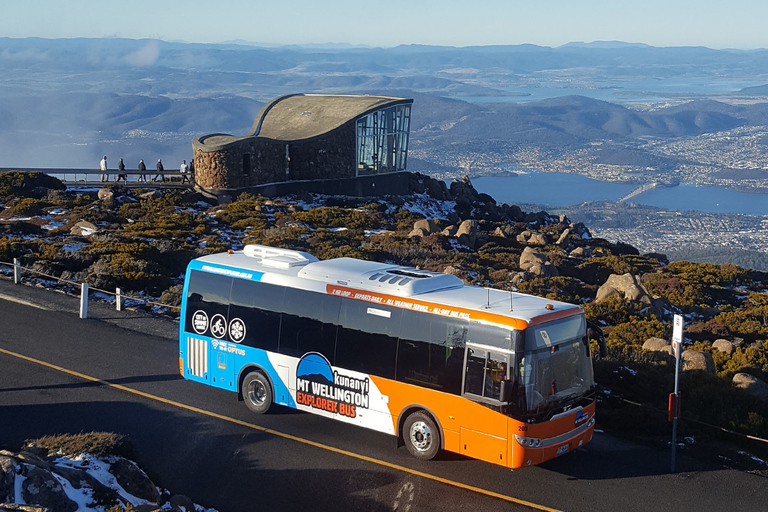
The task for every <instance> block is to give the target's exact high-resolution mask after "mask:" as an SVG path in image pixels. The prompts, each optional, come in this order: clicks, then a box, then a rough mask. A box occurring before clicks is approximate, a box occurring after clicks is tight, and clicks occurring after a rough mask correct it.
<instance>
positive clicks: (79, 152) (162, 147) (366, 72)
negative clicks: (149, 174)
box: [0, 38, 768, 167]
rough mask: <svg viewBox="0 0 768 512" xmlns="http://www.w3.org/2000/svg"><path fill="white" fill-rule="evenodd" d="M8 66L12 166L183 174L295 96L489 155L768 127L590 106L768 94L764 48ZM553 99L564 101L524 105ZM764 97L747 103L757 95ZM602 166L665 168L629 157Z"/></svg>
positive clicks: (111, 52)
mask: <svg viewBox="0 0 768 512" xmlns="http://www.w3.org/2000/svg"><path fill="white" fill-rule="evenodd" d="M0 69H3V74H2V76H0V116H2V119H3V123H1V124H0V155H2V158H0V160H1V161H0V167H8V166H20V167H36V166H38V167H39V166H45V167H48V166H62V167H84V166H88V165H94V166H95V165H96V163H97V162H98V160H99V159H100V158H101V156H102V155H103V154H108V155H110V157H112V158H114V159H115V160H116V159H117V158H118V157H123V158H125V159H126V162H127V163H128V165H129V167H130V166H133V165H135V163H134V162H138V159H139V158H144V159H145V161H152V159H154V158H163V159H164V160H165V161H167V162H170V163H171V165H174V164H175V162H176V161H180V160H181V159H182V158H189V155H190V153H191V140H192V139H193V138H194V137H195V136H197V135H200V134H204V133H213V132H223V133H232V134H245V133H247V132H248V130H249V129H250V126H251V124H252V123H253V120H254V118H255V116H256V113H257V112H258V110H259V109H260V108H261V106H262V105H263V103H264V102H266V101H268V100H269V99H271V98H273V97H275V96H278V95H282V94H287V93H293V92H326V93H356V94H366V93H367V94H390V95H401V96H407V97H413V98H414V99H415V105H414V111H413V119H412V133H413V139H412V140H413V144H412V147H414V148H417V147H422V148H425V147H426V148H431V149H430V151H440V150H441V148H442V147H444V146H445V145H455V144H461V145H465V146H467V145H469V146H471V145H473V144H476V142H477V141H480V143H481V145H480V146H478V148H477V149H478V151H482V144H487V143H495V142H498V141H503V143H504V144H508V145H513V146H537V147H539V146H542V147H568V146H578V145H581V144H585V143H589V142H591V141H596V140H605V139H610V140H617V139H618V140H621V139H626V138H638V137H662V138H669V137H688V136H694V135H698V134H701V133H708V132H714V131H721V130H727V129H731V128H734V127H739V126H753V125H758V124H763V123H764V119H766V113H768V110H766V107H765V105H759V104H758V105H728V104H724V103H721V102H718V101H713V100H712V99H707V98H701V97H700V96H696V95H695V94H693V93H691V94H690V95H689V96H690V97H693V98H698V99H697V100H696V101H691V102H688V103H685V104H682V105H679V104H677V105H670V106H668V107H667V108H657V109H654V110H637V109H634V108H628V107H627V106H626V105H624V104H618V103H615V102H608V101H600V100H597V99H590V98H587V97H583V96H579V94H578V93H583V94H586V95H590V94H591V93H594V92H595V91H600V90H601V89H602V88H608V89H610V90H623V89H626V90H628V91H629V90H630V89H632V90H633V91H640V89H638V88H637V87H634V86H633V87H634V88H633V87H630V85H631V84H636V83H637V82H638V81H644V80H645V81H647V80H651V82H653V83H651V84H650V85H649V86H648V87H651V86H653V85H654V84H655V83H657V82H658V83H667V81H670V80H672V81H682V82H681V83H688V82H690V83H691V84H692V85H691V87H690V89H691V91H693V92H695V90H697V84H701V83H712V82H713V81H722V80H724V79H726V78H727V79H732V80H734V81H735V82H738V83H766V82H768V79H766V77H765V73H766V69H768V51H766V50H755V51H736V50H712V49H708V48H702V47H677V48H656V47H651V46H646V45H641V44H630V43H621V42H597V43H589V44H584V43H572V44H568V45H565V46H561V47H558V48H548V47H541V46H535V45H517V46H488V47H465V48H453V47H439V46H422V45H407V46H398V47H395V48H361V47H347V46H344V45H321V46H316V47H298V46H289V47H258V46H253V45H248V44H218V45H211V44H185V43H172V42H164V41H156V40H130V39H58V40H52V39H40V38H28V39H10V38H0ZM675 83H677V82H675ZM645 86H646V84H645V83H643V86H642V87H645ZM638 87H639V86H638ZM542 88H545V89H553V90H555V92H554V93H553V95H556V96H560V95H562V97H556V98H550V99H545V100H544V101H538V102H530V103H515V102H512V101H510V98H512V99H514V97H515V96H520V97H521V98H523V99H525V95H526V94H536V93H537V91H540V90H541V89H542ZM766 88H768V86H761V87H742V88H740V89H735V90H734V91H733V93H734V94H740V95H750V94H751V95H755V96H759V95H763V94H766V91H765V89H766ZM528 91H530V92H528ZM557 91H560V92H557ZM571 92H573V93H576V94H573V95H568V94H570V93H571ZM651 92H652V93H653V91H651ZM653 94H658V93H653ZM679 94H680V95H681V96H682V97H685V95H686V94H687V93H686V91H684V90H681V91H680V93H679ZM521 95H522V96H521ZM630 97H631V96H630ZM497 99H498V100H497ZM677 99H678V101H676V102H675V103H680V101H679V100H680V98H677ZM599 158H603V159H605V161H606V162H609V163H610V162H627V161H630V162H631V161H637V162H642V163H646V162H648V161H651V162H653V161H656V163H657V164H659V165H663V163H664V162H663V158H662V159H661V160H662V161H658V159H659V158H660V157H654V158H655V159H656V160H653V158H650V157H648V156H647V155H638V153H637V151H636V150H623V151H622V150H619V149H615V148H614V149H611V150H609V151H605V152H604V153H603V154H602V155H600V156H599ZM649 158H650V160H649ZM413 161H414V162H416V161H417V159H414V160H413Z"/></svg>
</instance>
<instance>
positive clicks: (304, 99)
mask: <svg viewBox="0 0 768 512" xmlns="http://www.w3.org/2000/svg"><path fill="white" fill-rule="evenodd" d="M401 103H413V100H411V99H406V98H395V97H389V96H369V95H341V94H291V95H287V96H281V97H279V98H276V99H274V100H272V101H270V102H269V103H267V104H266V105H264V107H263V108H262V109H261V112H259V114H258V116H256V121H254V123H253V127H252V128H251V132H250V133H249V134H248V135H246V136H242V137H236V136H233V135H226V134H220V133H215V134H211V135H203V136H201V137H198V138H197V139H195V141H194V145H195V147H196V148H199V149H202V150H203V151H215V150H218V149H221V148H223V147H224V146H227V145H229V144H232V143H235V142H238V141H241V140H244V139H247V138H251V137H258V138H264V139H270V140H276V141H283V142H295V141H301V140H307V139H312V138H315V137H319V136H321V135H324V134H326V133H328V132H330V131H333V130H335V129H336V128H339V127H340V126H342V125H343V124H345V123H347V122H349V121H351V120H354V119H357V118H358V117H361V116H363V115H366V114H368V113H370V112H373V111H375V110H379V109H381V108H384V107H389V106H392V105H397V104H401Z"/></svg>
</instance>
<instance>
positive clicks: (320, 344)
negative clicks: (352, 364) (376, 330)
mask: <svg viewBox="0 0 768 512" xmlns="http://www.w3.org/2000/svg"><path fill="white" fill-rule="evenodd" d="M340 308H341V299H340V298H339V297H333V296H330V295H323V294H320V293H316V292H310V291H306V290H297V289H295V288H286V290H285V303H284V305H283V320H282V324H281V328H280V350H279V351H280V353H281V354H285V355H288V356H295V357H301V356H303V355H304V354H306V353H307V352H319V353H321V354H323V355H324V356H325V357H326V359H328V360H329V361H330V362H331V364H334V363H333V361H334V354H333V353H334V349H335V345H336V329H337V324H338V322H339V309H340Z"/></svg>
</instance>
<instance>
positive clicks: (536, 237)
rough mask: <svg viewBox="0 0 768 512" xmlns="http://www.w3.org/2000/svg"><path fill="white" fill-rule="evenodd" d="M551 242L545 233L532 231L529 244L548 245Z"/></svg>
mask: <svg viewBox="0 0 768 512" xmlns="http://www.w3.org/2000/svg"><path fill="white" fill-rule="evenodd" d="M548 243H549V237H548V236H547V235H545V234H544V233H538V232H536V233H531V236H530V237H529V238H528V245H547V244H548Z"/></svg>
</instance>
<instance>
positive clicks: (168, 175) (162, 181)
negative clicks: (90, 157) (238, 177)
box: [0, 167, 195, 189]
mask: <svg viewBox="0 0 768 512" xmlns="http://www.w3.org/2000/svg"><path fill="white" fill-rule="evenodd" d="M8 171H22V172H33V171H37V172H42V173H45V174H48V175H50V176H53V177H55V178H58V179H59V180H61V182H62V183H63V184H64V185H66V186H68V187H70V186H71V187H77V186H80V187H103V186H110V185H120V186H123V187H129V188H177V189H187V188H189V189H192V188H195V182H194V177H193V176H192V174H189V173H187V174H182V173H181V172H180V171H178V170H166V171H163V172H157V171H155V170H154V169H153V170H151V171H150V170H149V169H148V170H147V171H146V172H141V171H139V170H137V169H133V170H128V169H126V170H125V171H123V172H121V173H120V174H124V175H125V177H126V179H125V180H123V179H121V180H120V181H118V180H117V174H118V173H117V170H112V169H110V170H108V171H107V172H102V171H100V170H98V169H58V168H36V169H33V168H21V167H0V172H8ZM102 175H105V176H108V178H107V179H106V180H102ZM156 177H157V179H155V178H156Z"/></svg>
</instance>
